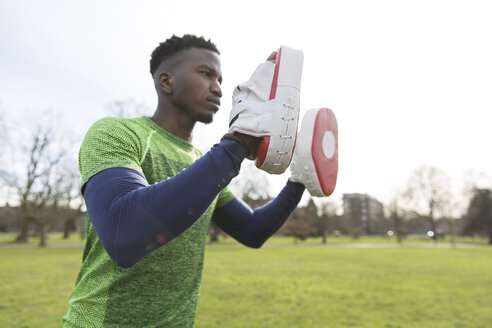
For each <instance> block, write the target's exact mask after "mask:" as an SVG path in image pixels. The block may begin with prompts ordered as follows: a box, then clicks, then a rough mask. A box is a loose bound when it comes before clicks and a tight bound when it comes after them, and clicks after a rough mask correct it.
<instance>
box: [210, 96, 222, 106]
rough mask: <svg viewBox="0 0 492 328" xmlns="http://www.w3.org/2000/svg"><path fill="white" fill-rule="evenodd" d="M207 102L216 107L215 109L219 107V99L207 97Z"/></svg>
mask: <svg viewBox="0 0 492 328" xmlns="http://www.w3.org/2000/svg"><path fill="white" fill-rule="evenodd" d="M207 101H208V102H211V103H212V104H215V105H217V107H219V106H220V98H219V97H208V98H207Z"/></svg>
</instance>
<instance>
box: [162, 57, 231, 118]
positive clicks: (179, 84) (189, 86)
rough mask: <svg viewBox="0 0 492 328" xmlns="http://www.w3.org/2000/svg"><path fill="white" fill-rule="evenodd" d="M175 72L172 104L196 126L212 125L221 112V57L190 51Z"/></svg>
mask: <svg viewBox="0 0 492 328" xmlns="http://www.w3.org/2000/svg"><path fill="white" fill-rule="evenodd" d="M177 56H180V58H179V60H178V62H177V64H176V65H175V66H174V68H173V69H172V72H171V73H172V75H173V82H172V83H173V85H172V86H173V88H172V93H171V94H170V95H169V99H170V101H171V102H172V103H173V104H174V105H175V106H176V107H177V108H179V109H180V110H182V111H183V112H184V113H185V114H186V115H187V116H188V117H189V118H190V119H191V120H192V121H193V122H203V123H210V122H212V120H213V116H214V114H215V113H216V112H217V111H218V110H219V106H220V98H221V97H222V90H221V88H220V84H221V83H222V72H221V69H220V59H219V55H218V54H217V53H215V52H213V51H210V50H206V49H201V48H190V49H186V50H184V51H183V52H181V53H179V54H177Z"/></svg>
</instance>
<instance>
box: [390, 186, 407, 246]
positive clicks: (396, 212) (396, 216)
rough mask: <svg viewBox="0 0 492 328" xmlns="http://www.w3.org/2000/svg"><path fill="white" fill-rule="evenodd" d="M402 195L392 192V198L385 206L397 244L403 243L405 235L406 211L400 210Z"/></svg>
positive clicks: (398, 192)
mask: <svg viewBox="0 0 492 328" xmlns="http://www.w3.org/2000/svg"><path fill="white" fill-rule="evenodd" d="M402 201H403V194H402V193H401V192H400V191H394V192H393V196H392V198H391V200H390V202H389V204H388V206H387V211H388V216H389V219H390V224H391V225H392V229H393V230H392V232H393V233H394V234H395V235H396V241H397V242H398V243H402V242H403V238H404V237H405V236H406V235H407V229H406V228H405V222H406V218H407V213H406V211H405V210H404V209H403V208H402V206H401V202H402Z"/></svg>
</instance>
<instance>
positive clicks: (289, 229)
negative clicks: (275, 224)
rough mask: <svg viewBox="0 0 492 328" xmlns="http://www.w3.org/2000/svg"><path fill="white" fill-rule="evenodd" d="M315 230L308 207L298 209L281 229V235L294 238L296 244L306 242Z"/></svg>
mask: <svg viewBox="0 0 492 328" xmlns="http://www.w3.org/2000/svg"><path fill="white" fill-rule="evenodd" d="M314 232H315V229H314V228H313V227H312V216H311V215H310V213H309V212H308V210H307V208H306V207H298V208H296V209H295V210H294V212H293V213H292V215H291V216H290V217H289V219H288V220H287V221H286V222H285V224H284V225H283V226H282V228H281V229H280V233H281V234H283V235H286V236H292V237H294V243H297V242H298V240H306V238H307V237H309V236H310V235H311V234H312V233H314Z"/></svg>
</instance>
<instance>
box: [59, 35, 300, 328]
mask: <svg viewBox="0 0 492 328" xmlns="http://www.w3.org/2000/svg"><path fill="white" fill-rule="evenodd" d="M274 58H275V53H273V54H272V55H271V56H270V57H269V59H268V60H273V59H274ZM150 67H151V74H152V76H153V79H154V83H155V88H156V91H157V96H158V105H157V109H156V111H155V113H154V115H153V116H152V117H151V118H149V117H141V118H136V119H116V118H105V119H102V120H100V121H98V122H96V123H95V124H94V125H93V126H92V127H91V128H90V129H89V131H88V132H87V135H86V137H85V139H84V141H83V144H82V146H81V149H80V155H79V168H80V171H81V174H82V188H81V190H82V192H83V194H84V198H85V201H86V205H87V211H88V217H89V220H88V231H87V241H86V246H85V249H84V254H83V263H82V267H81V270H80V273H79V275H78V278H77V282H76V286H75V289H74V291H73V293H72V295H71V297H70V300H69V303H70V306H69V310H68V313H67V314H66V315H65V316H64V318H63V321H64V327H139V328H141V327H192V326H193V324H194V319H195V313H196V307H197V300H198V293H199V288H200V282H201V275H202V268H203V254H204V247H205V238H206V232H207V227H208V225H209V223H210V220H213V222H214V223H215V224H216V225H217V226H219V227H220V228H221V229H223V230H224V231H225V232H226V233H228V234H229V235H231V236H232V237H234V238H235V239H237V240H238V241H239V242H241V243H243V244H245V245H247V246H250V247H255V248H258V247H261V245H262V244H263V243H264V242H265V241H266V240H267V239H268V238H269V237H270V236H271V235H272V234H274V233H275V232H276V231H277V230H278V229H279V228H280V226H281V225H282V224H283V223H284V222H285V220H286V219H287V218H288V216H289V215H290V213H291V212H292V211H293V210H294V209H295V207H296V206H297V204H298V202H299V201H300V199H301V196H302V193H303V191H304V186H303V185H302V184H301V183H294V182H291V181H288V182H287V184H286V186H285V187H284V188H283V189H282V191H281V192H280V194H279V195H278V196H277V197H276V198H275V199H274V200H273V201H271V202H270V203H269V204H267V205H265V206H263V207H261V208H258V209H256V210H254V211H252V210H251V209H250V208H249V207H247V205H245V204H244V203H243V202H242V201H241V200H239V199H237V198H236V197H235V196H234V195H233V194H232V193H231V191H229V189H228V188H227V185H228V184H229V182H230V181H231V179H232V178H234V177H235V176H237V175H238V174H239V169H240V165H241V162H242V161H243V160H244V159H245V158H246V157H250V158H254V154H255V153H256V151H257V147H258V143H259V138H254V137H251V136H247V135H244V134H240V133H235V134H226V135H225V136H224V138H223V139H222V140H221V141H220V143H218V144H216V145H214V147H213V148H212V149H211V150H210V151H209V152H207V153H206V154H204V155H203V156H202V154H201V153H200V152H199V151H198V150H197V149H195V148H194V147H193V146H192V145H191V142H192V135H193V128H194V126H195V123H196V122H203V123H210V122H212V120H213V117H214V114H215V113H216V112H217V111H218V109H219V106H220V98H221V97H222V90H221V87H220V83H221V81H222V72H221V67H220V59H219V51H218V50H217V48H216V46H215V45H214V44H213V43H211V42H210V41H207V40H205V39H203V38H198V37H195V36H192V35H185V36H183V37H176V36H173V37H172V38H170V39H168V40H167V41H165V42H163V43H161V44H160V45H159V46H158V47H157V48H156V49H155V50H154V52H153V53H152V57H151V61H150Z"/></svg>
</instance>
